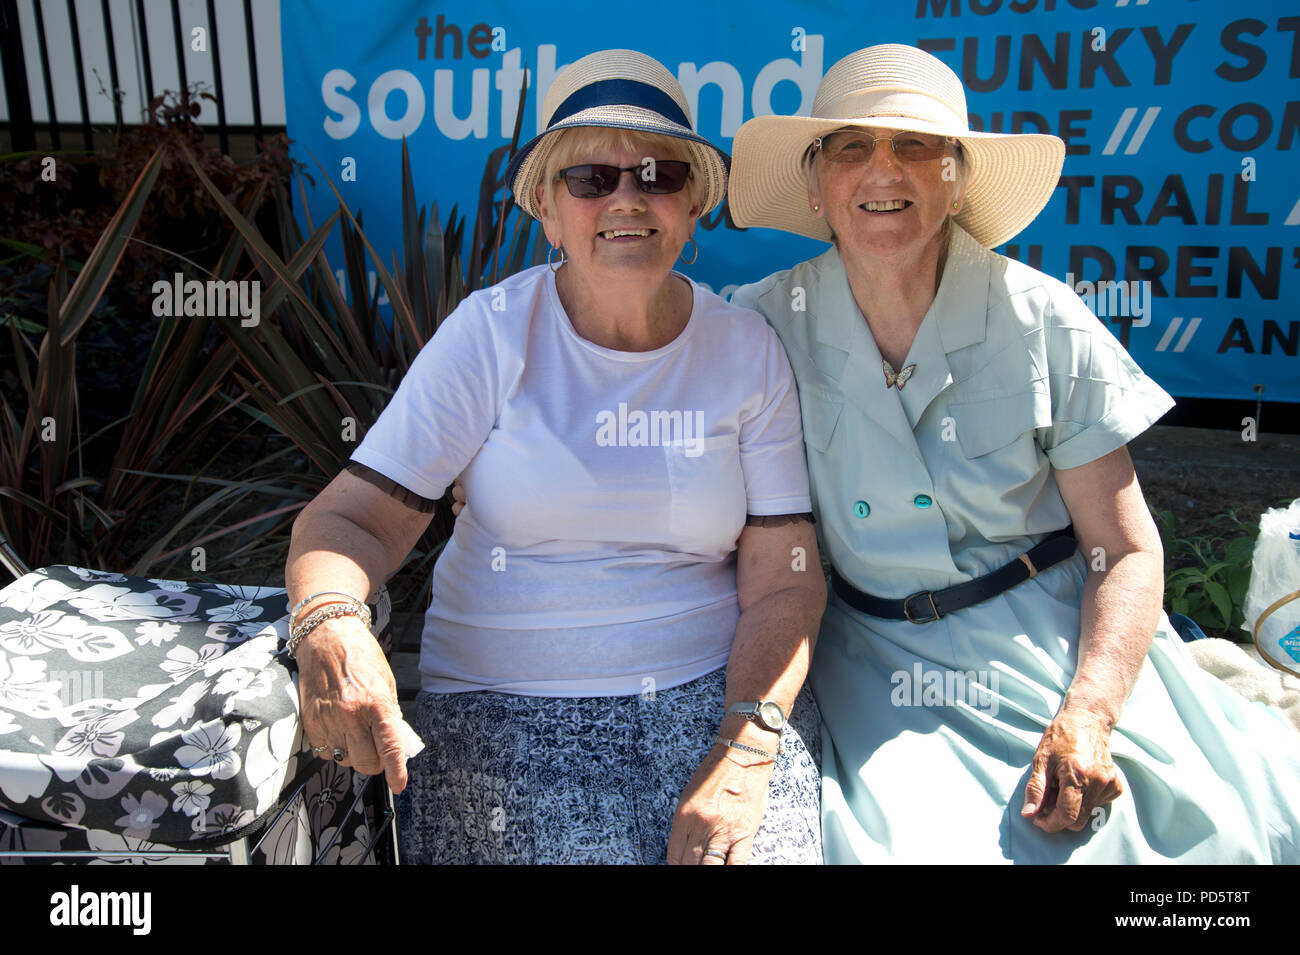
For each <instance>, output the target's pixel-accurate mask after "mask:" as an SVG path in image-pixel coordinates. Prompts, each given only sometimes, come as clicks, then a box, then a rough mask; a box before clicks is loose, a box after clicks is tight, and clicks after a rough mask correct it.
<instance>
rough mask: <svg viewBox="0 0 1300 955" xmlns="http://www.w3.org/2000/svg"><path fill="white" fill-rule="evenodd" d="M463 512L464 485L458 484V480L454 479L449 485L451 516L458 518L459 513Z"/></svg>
mask: <svg viewBox="0 0 1300 955" xmlns="http://www.w3.org/2000/svg"><path fill="white" fill-rule="evenodd" d="M463 510H465V485H463V484H461V483H460V478H456V480H455V481H454V482H452V485H451V516H452V517H460V512H461V511H463Z"/></svg>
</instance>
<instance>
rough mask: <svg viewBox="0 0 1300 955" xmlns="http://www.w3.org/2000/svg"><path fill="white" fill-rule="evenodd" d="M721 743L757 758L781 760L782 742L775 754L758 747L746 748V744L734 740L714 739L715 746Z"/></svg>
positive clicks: (719, 737) (777, 745) (779, 743)
mask: <svg viewBox="0 0 1300 955" xmlns="http://www.w3.org/2000/svg"><path fill="white" fill-rule="evenodd" d="M719 743H722V744H723V745H724V746H730V747H731V748H732V749H743V750H744V751H745V752H746V753H754V754H755V755H757V756H766V757H767V758H768V759H770V760H774V761H775V760H778V759H780V758H781V742H780V740H778V741H777V744H776V752H775V753H769V752H768V751H767V750H765V749H759V748H758V747H757V746H746V745H745V744H744V743H737V742H736V741H735V740H734V739H727V738H726V737H723V736H717V737H714V740H713V745H714V746H717V745H718V744H719Z"/></svg>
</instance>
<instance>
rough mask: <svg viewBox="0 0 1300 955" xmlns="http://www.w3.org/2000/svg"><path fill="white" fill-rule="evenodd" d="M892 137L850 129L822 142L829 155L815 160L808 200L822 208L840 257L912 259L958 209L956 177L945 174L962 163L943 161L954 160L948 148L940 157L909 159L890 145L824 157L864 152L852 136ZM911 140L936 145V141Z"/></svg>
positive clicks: (933, 244)
mask: <svg viewBox="0 0 1300 955" xmlns="http://www.w3.org/2000/svg"><path fill="white" fill-rule="evenodd" d="M846 132H848V131H846ZM894 135H897V131H896V130H892V129H882V128H878V127H870V128H857V129H853V130H852V131H851V132H848V135H847V136H845V134H844V133H832V134H829V135H828V136H827V137H825V138H824V139H823V143H824V144H825V146H826V154H821V153H818V154H816V155H815V157H814V160H813V167H812V169H811V171H810V173H809V177H808V201H809V204H810V205H813V206H820V207H821V208H820V209H818V210H816V214H817V215H819V216H822V217H823V218H825V219H826V221H827V224H828V225H829V226H830V227H831V231H832V232H833V233H834V234H835V240H836V244H837V245H838V246H839V248H840V250H841V251H842V252H844V251H847V252H849V253H850V254H853V255H855V256H860V257H864V258H867V259H876V260H891V259H893V260H897V261H900V262H908V261H913V260H915V259H916V258H918V257H920V256H922V255H924V254H925V253H926V252H928V251H934V250H937V249H938V247H939V245H940V242H941V240H942V237H943V232H944V228H943V227H944V223H945V221H946V220H947V218H948V216H949V215H956V214H957V213H958V212H959V211H960V210H961V194H960V192H961V184H960V177H959V176H952V177H949V178H945V177H944V170H945V169H950V170H952V169H958V168H959V164H955V163H945V162H944V161H943V160H944V156H952V155H953V153H952V148H951V147H950V146H949V147H946V148H945V151H944V156H938V157H936V158H934V159H926V160H921V161H916V162H907V161H904V160H902V159H900V158H899V157H898V156H897V155H896V154H895V153H894V150H893V149H891V148H890V145H889V143H887V142H878V143H876V146H875V149H874V150H873V151H872V152H871V154H870V156H869V158H867V159H866V160H865V161H859V162H844V161H841V162H832V161H830V160H829V156H830V155H831V152H832V151H834V150H837V149H838V148H839V147H840V146H842V145H843V146H844V148H845V155H843V156H842V157H841V158H849V156H851V155H852V153H851V152H849V150H853V149H858V150H860V149H862V144H861V142H860V140H858V141H856V142H855V141H854V140H855V139H857V137H860V136H872V137H876V138H878V139H881V140H883V139H885V138H887V137H890V136H894ZM909 138H913V135H912V134H908V133H904V134H902V135H901V136H900V140H902V139H909ZM914 138H916V139H918V140H927V141H933V142H940V141H941V140H940V139H939V137H924V136H920V135H917V136H915V137H914ZM845 139H848V140H849V142H848V143H847V145H845V144H844V142H843V141H844V140H845ZM902 145H903V144H902V143H901V142H900V146H902ZM903 148H907V147H903ZM912 148H916V147H915V146H913V147H912ZM954 202H955V203H956V207H954V205H953V204H954Z"/></svg>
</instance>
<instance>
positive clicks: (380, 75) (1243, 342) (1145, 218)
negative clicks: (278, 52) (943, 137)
mask: <svg viewBox="0 0 1300 955" xmlns="http://www.w3.org/2000/svg"><path fill="white" fill-rule="evenodd" d="M280 9H281V28H282V29H281V32H282V42H283V53H284V78H285V107H286V113H287V116H288V131H289V136H290V137H291V138H292V139H293V140H295V145H294V149H293V154H294V157H295V158H297V159H300V160H302V161H304V162H307V163H308V164H309V167H310V168H311V170H312V171H313V173H315V172H316V171H317V170H316V168H315V163H314V162H313V160H312V159H311V157H310V156H309V155H308V153H307V151H308V150H310V152H311V153H312V154H314V155H315V157H316V159H318V160H320V162H321V164H322V165H323V166H324V168H325V169H326V170H327V171H328V173H329V174H330V176H331V177H332V178H333V179H334V181H335V182H336V183H337V184H338V185H339V187H340V189H341V191H342V192H343V195H344V197H345V198H346V199H347V201H348V202H349V204H350V205H351V206H352V208H353V209H354V210H356V209H358V208H359V209H361V210H363V211H364V214H365V220H364V223H365V228H366V233H367V235H368V236H370V237H371V239H372V241H375V245H376V247H377V248H378V249H380V250H381V251H383V252H384V254H385V255H388V254H389V250H391V249H396V248H400V231H399V230H400V215H401V212H400V203H399V199H400V180H399V177H398V173H399V171H400V154H401V138H402V137H403V136H405V137H406V139H407V143H408V147H409V149H410V152H411V159H412V165H413V169H414V176H415V186H416V195H417V197H418V199H419V200H420V201H421V202H422V203H425V204H428V203H430V202H431V201H432V200H435V199H436V200H437V202H438V205H439V209H440V211H441V212H442V214H443V215H444V216H445V214H446V211H447V210H449V209H450V208H451V206H452V204H453V203H459V205H460V209H461V211H462V212H464V211H466V210H470V211H471V214H472V210H473V209H474V208H475V206H476V205H477V200H478V189H479V182H480V179H481V176H482V172H483V167H484V164H485V162H486V160H487V158H488V154H489V153H490V152H491V150H493V149H495V148H498V147H500V146H502V145H505V144H506V143H508V142H509V139H510V135H511V132H512V130H513V127H514V122H515V118H516V106H517V102H518V97H519V87H520V82H521V80H522V78H523V74H524V70H525V68H526V69H527V70H528V74H529V94H528V101H527V103H526V105H525V114H524V117H523V127H522V131H521V134H520V137H521V141H526V140H527V139H529V138H531V137H532V136H533V135H535V134H536V133H537V132H538V131H539V128H540V117H539V115H538V114H539V113H540V103H541V101H542V99H543V98H544V97H545V93H546V90H547V88H548V87H549V85H550V83H551V81H552V80H553V79H554V77H555V74H556V73H557V72H558V71H559V70H560V69H562V68H563V66H564V65H565V64H567V63H570V62H572V61H574V60H576V59H578V58H579V57H581V56H584V55H585V54H587V53H590V52H592V51H594V50H599V49H606V48H610V47H628V48H634V49H637V50H640V51H642V52H644V53H648V54H649V55H651V56H653V57H655V58H656V59H658V60H660V61H661V62H662V63H663V64H664V65H665V66H667V67H668V69H669V70H671V71H673V72H674V73H675V74H676V76H677V77H678V80H679V81H680V82H681V85H682V87H683V89H684V90H685V92H686V95H687V98H688V99H689V101H690V104H691V109H692V112H693V116H694V118H695V121H696V125H697V128H698V130H699V131H700V133H701V134H702V135H704V136H705V137H707V138H708V139H710V140H711V141H713V142H715V143H716V144H718V145H719V146H720V147H722V148H723V149H725V150H727V151H730V148H731V140H732V137H733V136H734V134H735V132H736V130H737V128H738V127H739V126H740V124H741V123H742V122H744V121H745V120H747V119H749V118H751V117H753V116H755V115H765V114H769V113H782V114H789V113H808V112H809V111H810V110H811V107H812V102H813V95H814V93H815V91H816V89H817V84H818V82H819V81H820V80H821V77H822V75H823V74H824V73H825V72H826V70H827V69H829V67H830V66H831V65H832V64H833V63H835V61H836V60H838V59H839V58H840V57H842V56H844V55H846V54H848V53H851V52H853V51H854V50H856V49H860V48H862V47H865V46H870V45H872V44H875V43H887V42H893V43H909V44H913V45H917V46H920V47H922V48H923V49H926V50H929V51H930V52H932V53H934V54H935V55H936V56H938V57H939V58H940V59H942V60H943V61H944V62H946V63H947V64H948V65H949V66H951V67H952V68H953V69H954V70H955V71H956V72H957V74H958V75H959V76H960V77H961V78H962V81H963V83H964V84H965V86H966V91H967V106H968V109H969V111H970V122H971V126H972V128H973V129H985V130H993V131H1004V132H1049V133H1053V134H1055V135H1057V136H1060V137H1061V138H1062V139H1064V140H1065V142H1066V147H1067V149H1066V159H1065V168H1064V170H1063V172H1062V175H1061V180H1060V185H1059V186H1058V188H1057V190H1056V193H1055V195H1054V196H1053V198H1052V200H1051V202H1050V203H1049V204H1048V206H1047V208H1046V209H1045V210H1044V211H1043V212H1042V213H1041V214H1040V215H1039V216H1038V218H1037V220H1035V222H1034V223H1033V224H1032V225H1030V226H1029V228H1027V229H1026V230H1025V231H1024V232H1023V233H1021V234H1020V235H1019V236H1017V237H1016V238H1015V239H1013V240H1012V241H1011V242H1010V243H1009V244H1008V245H1007V246H1005V247H1003V248H1002V249H1000V250H999V251H1002V252H1004V253H1005V254H1007V255H1009V256H1012V257H1014V258H1018V259H1020V260H1022V261H1025V262H1028V263H1029V264H1031V265H1033V266H1035V267H1037V268H1040V269H1042V270H1043V271H1044V272H1047V273H1048V274H1050V275H1054V276H1056V277H1058V278H1061V279H1063V280H1067V281H1071V282H1072V283H1073V284H1074V286H1075V288H1076V290H1077V291H1078V292H1079V293H1080V294H1081V295H1082V296H1083V297H1084V298H1085V300H1086V301H1088V303H1089V304H1090V305H1091V306H1092V307H1093V310H1094V311H1095V312H1097V314H1098V315H1099V316H1100V317H1101V318H1102V320H1103V321H1105V322H1107V323H1108V325H1109V326H1110V327H1111V328H1112V330H1113V331H1114V332H1115V333H1116V335H1118V336H1119V337H1120V339H1121V340H1122V341H1123V342H1124V343H1125V344H1126V345H1127V347H1128V348H1129V351H1130V352H1131V353H1132V355H1133V357H1134V358H1135V359H1136V360H1137V362H1138V363H1139V364H1140V365H1141V366H1142V367H1143V369H1145V370H1146V371H1147V373H1148V374H1150V375H1152V376H1153V377H1154V378H1155V379H1156V380H1157V381H1158V382H1159V383H1160V384H1161V385H1162V386H1163V387H1164V388H1165V389H1166V390H1168V391H1170V392H1171V393H1173V394H1175V395H1181V396H1187V397H1211V398H1213V397H1219V398H1251V399H1254V398H1256V397H1259V396H1260V395H1261V394H1262V396H1263V397H1264V399H1265V400H1271V401H1300V314H1297V310H1296V307H1295V304H1296V301H1297V292H1296V283H1297V276H1298V275H1300V272H1298V271H1297V270H1300V163H1297V162H1296V160H1295V159H1294V158H1293V156H1294V150H1295V149H1296V147H1297V144H1298V143H1300V10H1297V6H1296V4H1295V2H1294V0H1253V2H1251V3H1249V4H1241V3H1232V2H1227V0H890V2H876V3H871V4H864V3H861V2H858V3H840V2H811V0H809V2H798V3H778V2H769V0H751V2H749V3H745V4H730V3H727V4H724V3H719V2H715V3H701V2H691V3H680V2H676V0H661V2H658V3H655V4H648V5H640V4H638V5H635V6H632V5H622V4H615V3H608V2H600V3H598V2H592V0H567V2H565V3H563V4H558V5H557V4H536V3H524V2H520V0H479V2H476V3H475V4H473V5H463V4H458V5H455V6H452V5H449V4H436V3H429V2H417V0H410V2H404V0H403V2H386V3H384V4H374V5H371V4H358V3H355V2H351V0H349V2H341V0H339V2H334V0H281V4H280ZM349 165H350V166H351V174H349V172H348V170H349ZM316 178H317V185H316V188H315V190H314V192H313V193H312V194H311V196H310V199H309V202H310V205H311V213H312V217H313V219H314V221H316V222H320V221H321V219H322V218H324V217H325V216H327V215H328V214H329V212H330V211H332V209H333V208H334V205H335V202H334V198H333V194H332V193H331V192H330V190H329V188H328V186H327V185H326V184H325V183H323V182H321V181H320V177H319V176H317V177H316ZM499 195H500V193H498V196H499ZM471 228H472V223H471ZM696 238H697V241H698V242H699V246H700V254H699V258H698V260H697V261H696V263H695V264H694V265H692V266H689V267H682V271H684V272H686V273H687V274H689V275H691V277H692V278H694V279H696V280H697V281H700V282H703V283H705V284H707V285H709V286H710V287H711V288H713V289H714V290H716V291H721V292H723V293H726V292H728V291H729V290H730V289H731V288H734V287H735V286H736V285H739V284H743V283H745V282H751V281H754V280H755V279H758V278H761V277H762V276H764V275H766V274H768V273H770V272H773V271H776V270H778V269H782V268H788V267H789V266H791V265H793V264H794V263H796V262H799V261H802V260H803V259H806V258H810V257H812V256H814V255H817V254H819V253H820V252H821V251H823V250H824V249H825V246H824V245H823V244H822V243H819V242H815V241H812V240H809V239H802V238H799V237H796V236H792V235H789V234H787V233H783V232H776V231H771V230H767V229H750V230H740V229H737V228H735V227H734V226H733V225H732V224H731V222H730V219H729V216H728V213H727V210H726V208H725V207H722V208H720V209H718V210H715V211H714V212H713V213H711V214H710V215H709V216H707V217H706V218H705V219H703V220H701V222H700V227H699V228H698V229H697V230H696ZM327 251H328V250H327ZM330 256H331V261H332V262H337V263H338V264H341V262H340V261H339V255H338V246H337V245H335V246H334V247H333V251H332V252H330ZM386 264H388V263H387V262H386ZM1261 388H1262V389H1263V390H1262V392H1261V391H1260V390H1259V389H1261Z"/></svg>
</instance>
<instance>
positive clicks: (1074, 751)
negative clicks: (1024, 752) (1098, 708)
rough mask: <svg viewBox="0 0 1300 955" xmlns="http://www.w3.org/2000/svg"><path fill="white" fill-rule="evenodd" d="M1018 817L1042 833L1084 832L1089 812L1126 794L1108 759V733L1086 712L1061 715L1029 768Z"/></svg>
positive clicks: (1049, 728) (1102, 722)
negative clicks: (1023, 801) (1022, 806)
mask: <svg viewBox="0 0 1300 955" xmlns="http://www.w3.org/2000/svg"><path fill="white" fill-rule="evenodd" d="M1030 767H1031V772H1030V776H1029V783H1028V784H1027V785H1026V786H1025V805H1024V808H1023V809H1022V810H1021V811H1020V814H1021V815H1022V816H1024V817H1025V818H1033V820H1034V825H1036V826H1037V827H1038V828H1040V829H1042V830H1043V831H1045V832H1060V831H1061V830H1062V829H1070V830H1072V831H1074V832H1082V831H1083V827H1084V826H1086V825H1087V824H1088V821H1089V819H1090V818H1091V817H1092V814H1093V810H1095V809H1096V808H1097V807H1098V806H1104V805H1106V803H1108V802H1112V801H1114V800H1115V799H1118V798H1119V797H1120V795H1121V794H1122V793H1123V792H1124V787H1123V784H1122V783H1121V782H1120V779H1119V772H1118V770H1116V769H1115V764H1114V762H1112V761H1111V758H1110V728H1109V726H1108V725H1107V722H1106V720H1105V719H1103V718H1101V717H1099V716H1097V715H1096V714H1094V713H1090V712H1088V711H1087V710H1084V709H1073V710H1067V709H1062V710H1061V712H1059V713H1057V714H1056V718H1055V719H1054V720H1052V722H1051V723H1049V724H1048V726H1047V730H1046V731H1045V732H1044V733H1043V739H1042V741H1041V742H1040V743H1039V744H1038V750H1037V752H1035V753H1034V759H1033V762H1032V763H1031V764H1030Z"/></svg>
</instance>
